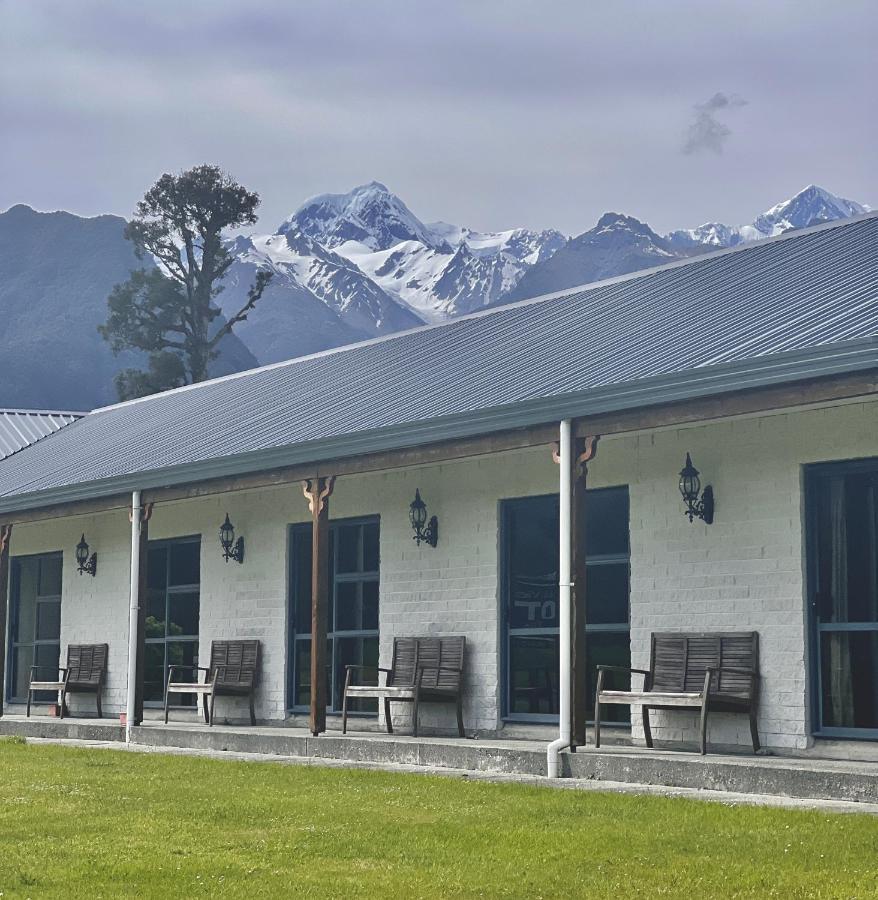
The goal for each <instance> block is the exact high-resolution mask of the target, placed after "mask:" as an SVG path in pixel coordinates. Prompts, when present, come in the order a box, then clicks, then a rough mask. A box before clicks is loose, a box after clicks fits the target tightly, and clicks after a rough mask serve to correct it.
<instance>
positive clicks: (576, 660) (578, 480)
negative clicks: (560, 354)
mask: <svg viewBox="0 0 878 900" xmlns="http://www.w3.org/2000/svg"><path fill="white" fill-rule="evenodd" d="M599 440H600V435H590V436H588V437H584V438H577V439H576V444H575V446H574V453H573V622H572V624H571V633H572V635H573V666H572V677H573V703H572V709H571V714H572V717H573V721H572V722H571V731H570V733H571V735H572V738H573V740H572V743H571V745H570V746H571V749H575V748H576V747H584V746H585V720H586V717H587V713H588V710H589V709H590V708H591V705H592V704H591V703H589V700H588V693H587V692H588V653H587V643H586V635H585V623H586V609H587V601H586V590H587V586H588V570H587V569H586V565H585V551H586V546H585V539H586V534H585V511H586V487H587V484H586V482H587V479H588V464H589V462H590V461H591V460H592V459H594V457H595V454H596V453H597V446H598V441H599Z"/></svg>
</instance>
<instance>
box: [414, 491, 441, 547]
mask: <svg viewBox="0 0 878 900" xmlns="http://www.w3.org/2000/svg"><path fill="white" fill-rule="evenodd" d="M409 520H410V521H411V523H412V528H413V529H414V532H415V534H414V537H413V538H412V540H413V541H415V542H416V543H417V545H418V546H419V547H420V546H421V541H423V542H424V543H425V544H429V545H430V546H431V547H435V546H436V544H437V543H438V542H439V520H438V519H437V518H436V516H432V517H431V518H430V521H429V522H427V505H426V504H425V503H424V501H423V500H421V492H420V490H418V489H417V488H416V489H415V499H414V500H412V503H411V506H410V507H409ZM424 525H426V526H427V527H426V528H425V527H424Z"/></svg>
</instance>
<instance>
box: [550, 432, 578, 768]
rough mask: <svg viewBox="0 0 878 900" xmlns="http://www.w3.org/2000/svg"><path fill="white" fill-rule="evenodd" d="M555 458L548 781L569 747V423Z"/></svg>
mask: <svg viewBox="0 0 878 900" xmlns="http://www.w3.org/2000/svg"><path fill="white" fill-rule="evenodd" d="M558 450H559V453H558V456H559V461H560V465H559V466H558V468H559V469H560V478H559V482H560V484H559V489H560V494H561V496H560V501H561V502H560V508H561V516H560V521H559V525H560V528H559V532H560V544H561V546H560V548H559V550H560V552H559V560H558V600H559V609H558V616H559V618H560V623H559V629H558V630H559V631H560V636H559V646H558V656H559V658H560V663H561V671H560V679H561V680H560V685H559V695H560V696H559V703H558V714H559V717H560V721H559V729H558V739H557V740H555V741H552V743H551V744H549V746H548V747H547V748H546V769H547V773H548V776H549V778H558V777H559V776H560V774H561V764H560V759H559V754H560V752H561V751H562V750H564V749H565V748H566V747H569V746H570V737H571V733H570V727H571V726H570V722H571V717H570V703H571V687H572V686H571V675H572V647H571V637H572V634H571V629H570V618H571V605H572V595H571V589H572V587H573V584H572V582H571V568H572V550H573V548H572V527H571V515H572V511H573V466H572V465H571V455H572V453H573V433H572V428H571V422H570V419H564V421H563V422H561V430H560V435H559V442H558Z"/></svg>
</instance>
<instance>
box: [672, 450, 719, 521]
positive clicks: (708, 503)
mask: <svg viewBox="0 0 878 900" xmlns="http://www.w3.org/2000/svg"><path fill="white" fill-rule="evenodd" d="M680 493H681V494H682V495H683V502H684V503H685V504H686V509H685V510H684V515H687V516H689V521H690V522H693V521H694V520H695V519H702V520H703V521H704V524H705V525H710V524H711V523H712V522H713V488H712V487H711V486H710V485H709V484H708V485H707V486H706V487H705V488H704V490H703V491H702V490H701V479H700V478H699V477H698V469H696V468H695V466H693V465H692V459H691V457H690V456H689V454H688V453H687V454H686V465H685V466H683V469H682V471H681V472H680ZM699 494H700V496H699Z"/></svg>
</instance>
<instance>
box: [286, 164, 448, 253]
mask: <svg viewBox="0 0 878 900" xmlns="http://www.w3.org/2000/svg"><path fill="white" fill-rule="evenodd" d="M293 228H296V229H298V230H299V231H301V232H302V233H303V234H305V235H307V236H308V237H310V238H313V239H314V240H316V241H319V242H320V243H321V244H323V245H324V246H326V247H330V248H334V247H338V246H340V245H341V244H345V243H347V242H348V241H354V242H356V243H358V244H362V245H364V246H365V247H368V248H369V249H370V250H389V249H390V248H391V247H393V246H395V245H396V244H398V243H400V242H401V241H412V240H414V241H420V242H421V243H422V244H425V245H426V246H428V247H431V248H433V249H443V250H448V249H450V248H448V246H447V244H445V242H444V241H442V240H440V239H437V236H436V235H435V234H434V233H433V232H432V231H431V230H430V229H429V228H428V227H427V226H426V225H424V223H423V222H422V221H421V220H420V219H419V218H418V217H417V216H416V215H415V214H414V213H413V212H412V211H411V210H410V209H409V208H408V207H407V206H406V205H405V203H403V202H402V200H401V199H400V198H399V197H397V196H396V194H394V193H392V192H391V191H390V190H388V188H387V187H386V185H384V184H382V183H381V182H380V181H370V182H367V183H366V184H361V185H358V186H357V187H355V188H353V189H352V190H350V191H348V192H347V193H346V194H318V195H317V196H316V197H311V198H310V199H309V200H306V201H305V202H304V203H303V204H302V205H301V206H300V207H299V208H298V209H297V210H296V211H295V212H294V213H293V215H292V216H290V217H289V218H288V219H287V220H286V221H285V222H283V223H282V224H281V226H280V228H278V232H277V233H278V234H284V233H285V232H287V231H289V230H291V229H293Z"/></svg>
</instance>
